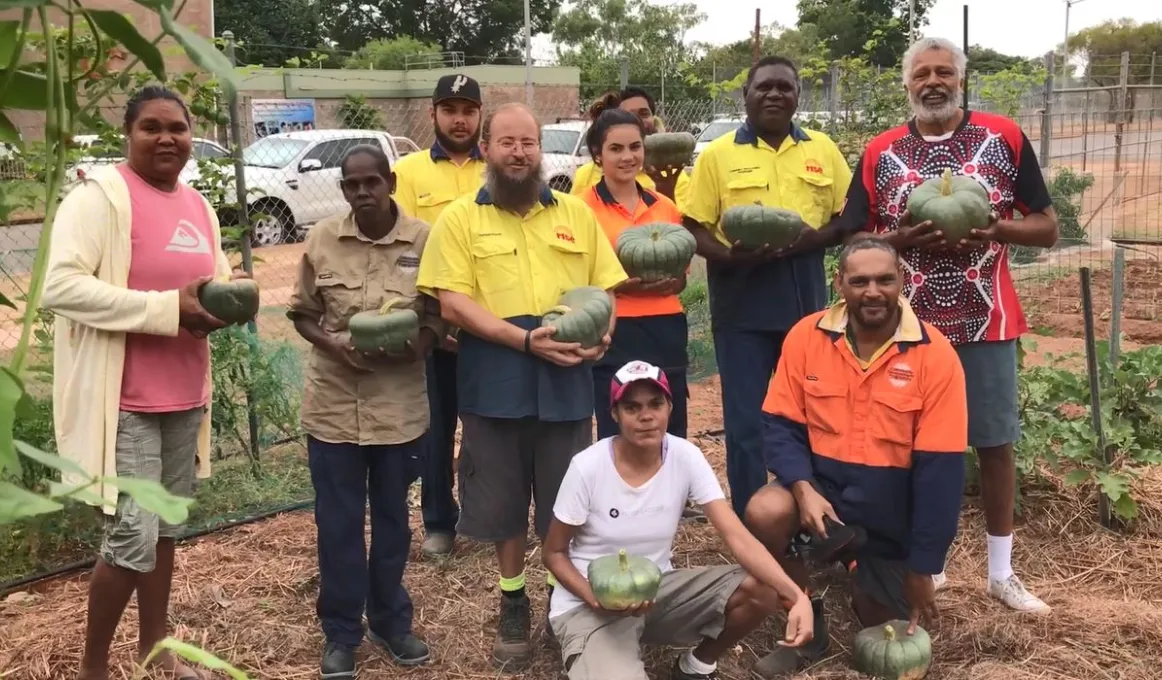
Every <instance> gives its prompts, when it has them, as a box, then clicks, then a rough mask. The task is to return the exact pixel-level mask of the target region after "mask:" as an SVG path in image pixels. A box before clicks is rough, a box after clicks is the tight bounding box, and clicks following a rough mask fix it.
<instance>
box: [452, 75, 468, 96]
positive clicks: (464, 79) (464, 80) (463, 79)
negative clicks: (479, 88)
mask: <svg viewBox="0 0 1162 680" xmlns="http://www.w3.org/2000/svg"><path fill="white" fill-rule="evenodd" d="M467 84H468V76H456V79H455V80H453V81H452V92H459V91H460V88H462V87H464V86H465V85H467Z"/></svg>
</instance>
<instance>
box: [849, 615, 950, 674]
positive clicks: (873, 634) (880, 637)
mask: <svg viewBox="0 0 1162 680" xmlns="http://www.w3.org/2000/svg"><path fill="white" fill-rule="evenodd" d="M907 631H908V622H907V621H889V622H887V623H885V624H884V625H882V626H872V627H871V628H865V629H863V630H862V631H860V632H859V634H858V635H856V636H855V645H854V646H853V647H852V651H851V654H852V657H853V658H854V661H855V670H857V671H859V672H860V673H865V674H867V675H870V676H872V677H873V678H879V679H880V680H920V679H921V678H923V677H924V676H926V675H928V666H929V665H931V663H932V639H931V638H929V637H928V632H927V631H925V630H924V629H923V628H921V627H920V626H916V632H915V633H913V634H912V635H908V632H907Z"/></svg>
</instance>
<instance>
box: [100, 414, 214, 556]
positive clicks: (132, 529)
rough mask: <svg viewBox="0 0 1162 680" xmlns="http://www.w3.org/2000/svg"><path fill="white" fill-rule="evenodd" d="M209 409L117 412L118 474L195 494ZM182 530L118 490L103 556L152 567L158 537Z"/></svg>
mask: <svg viewBox="0 0 1162 680" xmlns="http://www.w3.org/2000/svg"><path fill="white" fill-rule="evenodd" d="M205 413H206V409H205V407H201V406H199V407H198V408H194V409H190V410H188V411H175V412H173V413H132V412H129V411H122V412H121V413H120V414H118V417H117V450H116V454H115V455H116V456H117V461H116V465H117V476H118V477H130V478H134V479H149V480H153V481H155V482H159V483H161V485H162V486H164V487H165V488H166V490H168V491H169V492H170V493H172V494H174V495H176V496H184V497H187V498H188V497H190V496H191V495H192V494H193V487H194V479H195V477H196V475H197V463H196V457H197V453H198V431H199V429H201V426H202V418H203V417H204V416H205ZM182 529H183V527H182V526H177V525H173V524H167V523H166V522H164V521H162V519H161V518H160V517H158V516H157V515H156V514H154V513H152V512H150V511H148V510H145V509H143V508H142V507H140V506H139V505H137V501H135V500H133V497H132V496H130V495H129V494H126V493H119V494H118V495H117V511H116V512H115V513H114V515H113V516H112V517H110V518H108V519H107V520H106V522H105V533H104V537H103V539H102V541H101V559H103V560H105V561H106V562H108V563H109V564H112V565H114V566H117V567H122V568H124V569H129V570H132V571H137V572H150V571H153V567H154V564H155V562H156V559H157V540H158V539H159V538H177V537H178V536H179V535H180V534H181V532H182Z"/></svg>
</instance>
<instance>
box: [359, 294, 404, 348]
mask: <svg viewBox="0 0 1162 680" xmlns="http://www.w3.org/2000/svg"><path fill="white" fill-rule="evenodd" d="M404 302H406V301H405V300H404V299H403V298H398V297H397V298H392V299H391V300H388V301H387V302H385V303H384V304H383V305H382V306H381V307H380V308H379V309H369V310H367V311H363V312H359V313H358V314H354V315H352V317H351V319H350V320H348V321H347V330H348V332H350V333H351V344H352V345H354V346H355V349H357V350H359V351H360V352H375V351H378V350H380V349H383V350H385V351H387V352H389V353H392V354H398V353H400V352H402V351H404V349H405V348H406V347H407V342H408V340H411V339H413V336H414V334H415V333H416V332H417V331H419V327H420V317H419V315H418V314H416V311H415V310H414V309H396V307H398V306H400V305H401V304H403V303H404Z"/></svg>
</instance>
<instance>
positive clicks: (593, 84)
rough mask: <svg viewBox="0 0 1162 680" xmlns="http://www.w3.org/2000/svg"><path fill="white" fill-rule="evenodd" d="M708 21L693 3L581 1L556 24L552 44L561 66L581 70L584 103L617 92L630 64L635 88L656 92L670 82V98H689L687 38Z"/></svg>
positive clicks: (553, 28) (668, 86) (558, 19)
mask: <svg viewBox="0 0 1162 680" xmlns="http://www.w3.org/2000/svg"><path fill="white" fill-rule="evenodd" d="M705 19H706V15H705V14H703V13H701V12H699V11H698V7H697V5H695V4H693V3H689V2H682V3H676V4H672V5H660V4H650V3H649V2H647V0H578V1H577V2H575V3H573V4H572V5H571V7H570V8H569V10H568V11H565V12H563V13H561V15H560V16H559V17H558V18H557V20H556V21H555V22H554V23H553V27H552V33H553V42H555V43H556V44H557V54H558V59H559V61H560V63H561V64H562V65H565V66H576V67H577V68H579V69H581V85H582V96H583V97H593V96H596V95H598V94H600V93H601V92H604V91H606V90H610V89H613V88H616V87H617V84H618V83H619V82H620V72H621V59H622V58H625V59H627V60H628V61H629V82H630V83H631V84H634V85H639V86H647V87H650V88H656V87H657V86H658V85H659V84H660V83H661V82H662V80H663V77H665V80H666V91H667V95H670V93H671V92H673V95H672V96H674V97H680V98H686V97H690V96H691V95H692V93H690V92H687V91H686V90H687V88H688V87H689V84H688V82H687V79H686V77H685V71H686V70H687V69H688V67H689V64H690V63H691V62H692V61H693V59H692V57H693V56H694V55H693V54H692V49H691V47H690V46H688V45H686V43H685V42H684V38H685V34H686V32H687V31H689V30H690V29H691V28H693V27H695V26H697V25H698V24H699V23H700V22H702V21H705ZM701 96H705V91H704V90H703V91H701Z"/></svg>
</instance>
